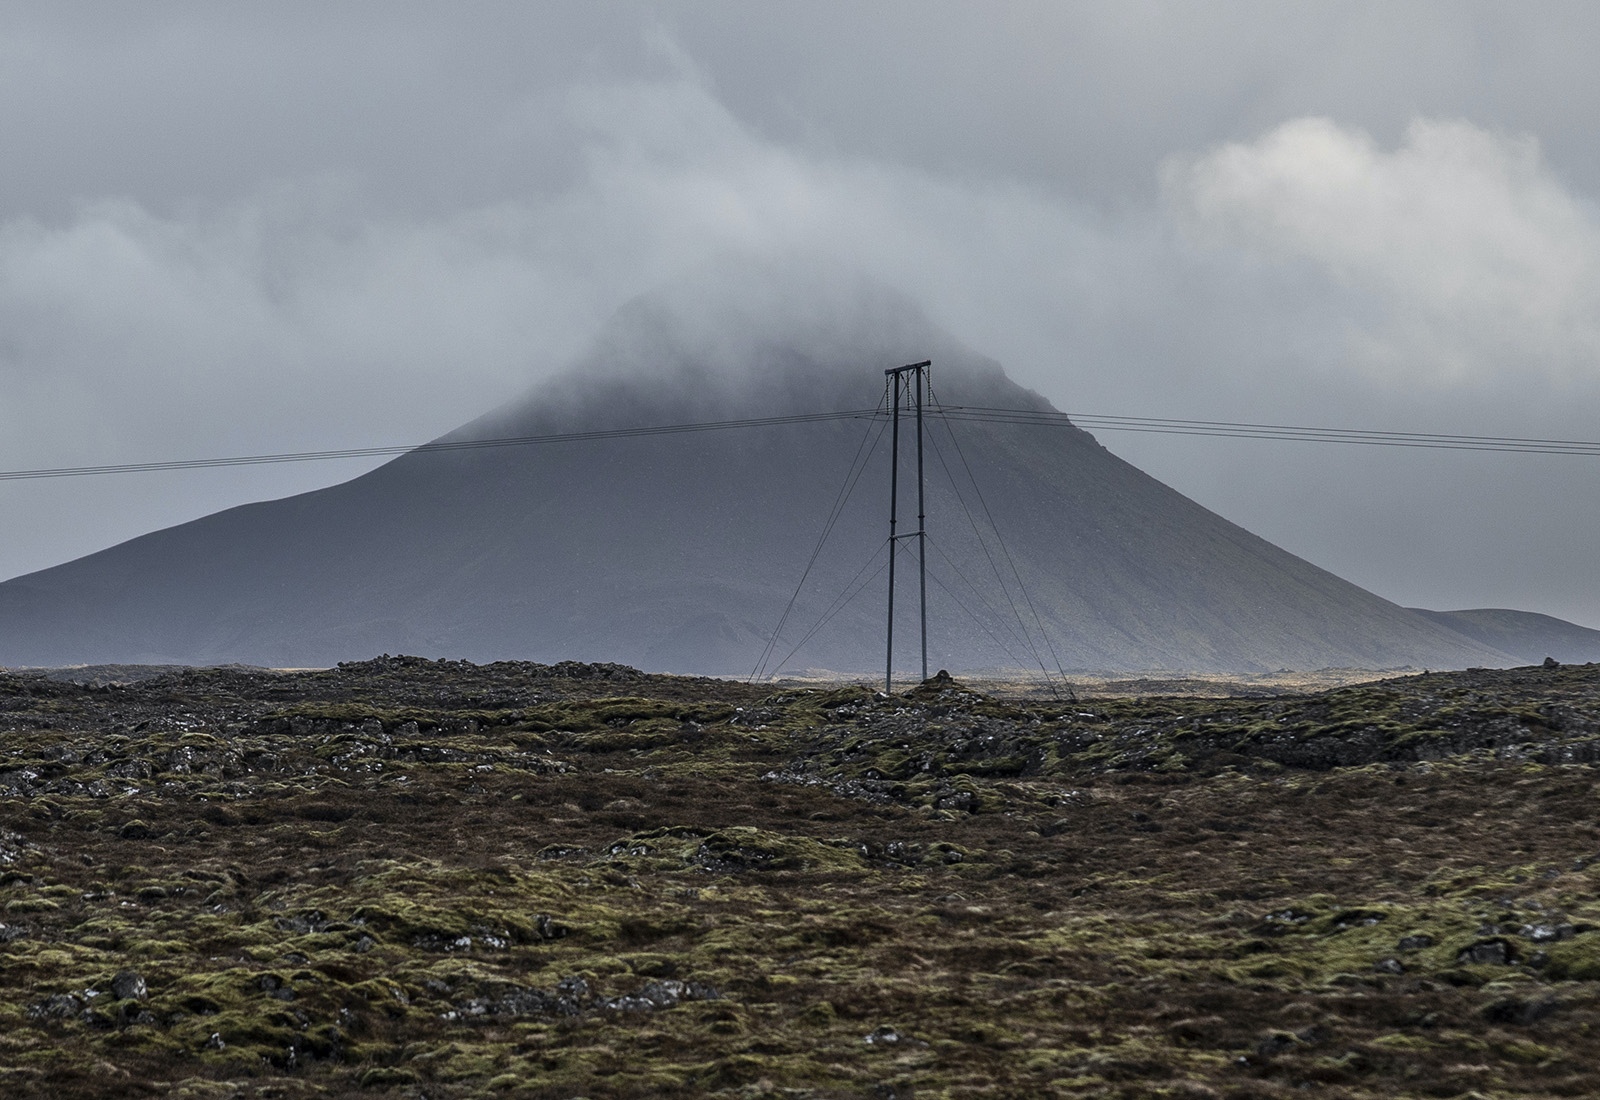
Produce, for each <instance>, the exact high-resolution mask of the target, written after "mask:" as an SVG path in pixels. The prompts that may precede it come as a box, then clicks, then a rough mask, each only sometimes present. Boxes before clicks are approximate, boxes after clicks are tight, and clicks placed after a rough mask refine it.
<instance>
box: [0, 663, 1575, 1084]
mask: <svg viewBox="0 0 1600 1100" xmlns="http://www.w3.org/2000/svg"><path fill="white" fill-rule="evenodd" d="M1597 738H1600V666H1576V667H1567V668H1548V669H1547V668H1538V669H1519V670H1509V671H1504V672H1501V671H1483V670H1475V671H1470V672H1464V673H1448V674H1432V675H1426V676H1417V677H1409V678H1406V679H1401V680H1391V681H1385V682H1381V683H1374V684H1365V685H1356V686H1350V687H1344V688H1339V689H1336V690H1332V691H1327V692H1323V693H1320V694H1310V695H1276V696H1274V697H1271V698H1260V699H1240V698H1234V699H1216V698H1178V697H1169V698H1156V697H1149V698H1118V699H1103V698H1097V699H1093V700H1089V701H1075V702H1070V703H1058V702H1042V701H1040V700H1037V699H1030V700H1026V701H1019V702H1008V701H1005V700H1002V699H996V698H992V697H989V696H985V695H982V694H980V693H978V692H975V691H971V690H968V689H967V688H965V687H964V686H963V685H961V684H959V683H955V682H950V681H930V682H929V683H928V684H926V685H924V686H922V687H920V688H917V689H915V690H913V691H911V692H908V693H907V694H905V695H897V696H893V697H888V698H883V697H878V696H876V695H875V694H874V693H873V692H871V691H870V690H868V689H864V688H859V687H839V688H825V687H807V688H788V689H783V690H779V691H777V692H776V693H774V690H773V688H772V687H770V686H765V687H762V686H756V687H751V686H746V685H742V684H737V683H729V682H725V681H712V680H690V679H682V678H670V677H655V676H646V675H644V674H640V673H637V672H634V671H633V670H630V669H625V668H621V667H618V666H590V665H560V666H539V665H524V664H498V665H489V666H482V667H477V666H472V665H467V664H463V663H459V662H432V661H421V660H417V659H414V658H385V659H380V660H377V661H372V662H364V663H361V664H350V665H344V666H341V667H340V668H337V669H333V670H327V671H320V672H305V673H292V674H275V673H268V672H251V671H246V670H228V669H213V670H183V671H175V672H172V673H170V674H168V675H164V676H161V677H157V678H153V679H148V680H143V681H140V682H137V683H130V684H126V685H112V686H107V685H104V684H87V685H85V684H75V683H69V682H62V681H60V680H54V679H48V678H46V677H44V676H42V675H39V674H24V673H14V674H5V675H0V1095H4V1096H15V1097H29V1096H50V1097H64V1098H71V1097H101V1096H119V1095H130V1096H132V1095H151V1096H155V1095H174V1096H184V1097H196V1098H200V1097H208V1098H209V1097H234V1096H240V1097H245V1096H248V1097H257V1096H260V1097H267V1096H272V1097H282V1098H296V1097H310V1096H352V1097H353V1096H363V1097H366V1096H371V1097H380V1096H404V1097H418V1098H420V1097H428V1098H430V1100H442V1098H449V1097H467V1096H496V1097H499V1096H508V1097H548V1098H562V1100H566V1098H573V1097H591V1098H598V1097H646V1096H663V1097H689V1096H706V1095H722V1096H731V1097H878V1098H886V1097H895V1098H905V1097H913V1096H915V1097H920V1098H929V1097H952V1098H953V1097H1053V1096H1058V1097H1075V1096H1082V1097H1099V1096H1105V1097H1113V1096H1114V1097H1146V1096H1149V1097H1157V1096H1169V1097H1189V1098H1198V1097H1209V1096H1216V1097H1280V1096H1281V1097H1288V1096H1302V1095H1308V1094H1309V1095H1316V1096H1326V1097H1352V1098H1353V1097H1369V1096H1370V1097H1378V1096H1383V1097H1390V1096H1408V1097H1412V1096H1415V1097H1423V1096H1427V1097H1435V1096H1438V1097H1444V1096H1476V1097H1530V1096H1531V1097H1539V1096H1574V1097H1578V1096H1594V1095H1600V897H1597V890H1600V817H1597V810H1600V798H1597V795H1600V787H1597V779H1600V774H1597V771H1596V764H1595V761H1596V760H1597V759H1600V754H1597V752H1596V746H1597V743H1600V742H1597Z"/></svg>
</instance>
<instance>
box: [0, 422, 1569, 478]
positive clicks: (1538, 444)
mask: <svg viewBox="0 0 1600 1100" xmlns="http://www.w3.org/2000/svg"><path fill="white" fill-rule="evenodd" d="M924 412H925V415H928V416H938V417H943V418H944V419H946V420H966V421H974V422H979V423H989V424H1037V425H1047V426H1062V427H1081V428H1094V429H1097V430H1099V431H1123V432H1155V433H1159V434H1164V435H1193V436H1215V437H1221V438H1230V439H1278V440H1291V441H1295V442H1303V443H1346V444H1357V445H1364V446H1381V447H1420V448H1425V449H1439V450H1457V451H1502V452H1507V453H1513V454H1552V455H1555V454H1559V455H1580V456H1585V457H1591V458H1592V457H1600V442H1595V441H1590V440H1579V439H1538V438H1528V437H1522V436H1488V435H1448V434H1434V433H1427V432H1390V431H1376V430H1371V429H1365V428H1321V427H1311V426H1305V425H1292V424H1251V423H1245V422H1239V421H1225V420H1174V419H1168V418H1162V417H1150V416H1113V415H1110V414H1100V413H1065V412H1055V411H1040V410H1036V409H1002V408H989V407H984V406H976V405H944V406H934V405H930V406H928V407H927V408H926V409H925V410H924ZM878 415H879V414H878V413H877V411H876V410H873V409H850V410H842V411H839V412H818V413H796V414H793V415H790V416H764V417H747V418H743V419H737V420H711V421H704V422H700V423H691V424H657V425H650V426H645V427H636V428H611V429H604V430H597V431H586V432H552V433H550V434H548V435H526V436H505V437H498V438H492V439H461V440H449V441H444V442H435V443H423V444H420V445H415V444H395V445H390V446H381V447H346V448H342V449H337V450H324V451H292V452H285V453H282V454H264V455H232V456H227V457H222V458H189V459H171V460H164V461H157V462H120V463H107V464H104V465H99V466H62V467H56V468H52V469H37V470H0V481H27V480H33V479H38V478H53V477H91V476H95V475H99V474H132V473H155V472H163V471H170V470H205V469H215V468H218V467H225V466H265V465H272V464H276V463H281V462H321V461H327V460H331V459H345V458H384V457H389V456H394V455H402V454H416V453H433V452H446V451H463V450H477V449H481V448H486V447H522V446H530V445H537V444H544V443H569V442H581V441H584V440H603V439H627V438H634V437H639V436H651V435H675V434H678V433H682V432H708V431H723V430H726V429H730V428H755V427H767V426H776V425H782V424H814V423H821V422H824V421H829V420H852V419H863V418H874V417H876V416H878Z"/></svg>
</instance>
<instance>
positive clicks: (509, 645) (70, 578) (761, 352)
mask: <svg viewBox="0 0 1600 1100" xmlns="http://www.w3.org/2000/svg"><path fill="white" fill-rule="evenodd" d="M921 359H932V360H933V364H934V365H933V384H934V387H935V392H936V394H937V396H938V398H939V400H940V401H942V402H944V403H946V404H950V405H962V406H968V407H989V408H1010V409H1029V410H1048V409H1049V408H1050V406H1049V404H1048V403H1047V402H1046V401H1045V400H1044V399H1043V398H1041V397H1040V396H1038V395H1037V394H1035V393H1032V392H1030V391H1027V390H1024V389H1023V388H1021V387H1019V386H1017V385H1016V384H1015V383H1013V382H1012V381H1011V380H1010V379H1008V378H1007V377H1006V375H1005V373H1004V372H1003V371H1002V370H1001V368H1000V367H999V366H998V365H997V364H996V363H994V362H993V361H991V360H989V359H986V358H984V357H982V356H981V355H978V354H976V353H974V352H973V351H971V350H969V349H967V348H965V347H964V346H962V345H961V344H960V343H959V342H957V341H956V340H955V339H954V338H952V337H951V336H949V335H948V334H947V333H944V332H943V331H941V330H939V329H938V328H937V327H936V326H934V325H933V324H931V323H930V322H929V321H928V320H927V318H926V317H924V316H923V315H922V314H921V312H920V311H919V310H917V309H916V308H915V307H914V306H912V305H911V304H909V303H908V302H906V301H905V300H903V299H902V298H900V297H898V296H897V295H895V294H893V293H892V292H890V291H888V290H885V289H884V288H882V287H879V286H876V285H871V284H867V283H865V282H863V281H861V280H857V279H848V278H840V277H837V276H836V274H834V273H822V274H800V275H795V274H793V273H792V272H789V271H785V270H781V269H778V268H774V267H763V266H760V265H755V266H745V267H739V266H735V267H734V268H732V269H731V270H729V269H723V270H721V271H719V272H714V273H710V274H703V275H702V276H700V277H698V278H695V279H689V280H685V281H683V282H682V283H680V284H678V285H676V286H674V287H673V288H670V289H668V290H665V291H662V292H659V293H656V294H653V295H649V296H646V297H643V298H640V299H638V300H636V301H634V302H633V303H631V304H630V305H628V306H626V307H624V308H623V309H622V310H621V311H620V312H619V313H618V314H617V315H616V317H615V318H614V319H613V320H612V322H611V323H610V324H609V325H608V327H607V328H606V329H605V330H604V332H603V333H602V334H601V335H600V337H599V339H598V341H597V342H596V344H595V345H594V347H593V349H592V350H591V351H590V352H589V353H588V354H587V355H586V356H584V357H583V358H582V359H581V360H580V361H578V362H577V363H575V364H574V365H573V366H572V368H571V369H570V370H569V371H568V372H567V373H565V374H564V375H563V376H561V377H559V378H557V379H555V380H553V381H549V382H546V383H543V384H541V385H539V386H537V387H536V388H535V389H534V390H533V392H532V393H530V394H529V395H528V396H527V397H526V398H525V399H523V400H521V401H518V402H515V403H513V404H512V405H510V406H507V407H505V408H502V409H500V410H497V411H495V412H493V413H491V414H489V415H487V416H485V417H483V418H481V419H479V420H477V421H474V422H473V423H471V424H468V425H466V426H464V427H462V428H461V429H459V430H457V431H455V432H452V433H450V434H449V435H448V436H446V437H444V439H443V440H442V441H443V442H451V443H459V442H466V441H474V440H485V439H496V438H505V437H526V436H539V435H549V434H555V433H570V432H577V431H596V430H605V429H614V428H623V427H628V426H637V425H668V424H681V423H690V422H704V421H712V420H728V419H735V418H743V417H768V416H774V415H780V414H786V413H808V412H815V411H820V410H838V409H858V408H863V407H866V408H870V407H871V406H873V405H874V403H875V402H877V401H878V399H879V397H880V396H881V394H882V391H883V389H884V378H883V368H885V367H890V366H898V365H900V364H902V363H906V362H911V361H914V360H921ZM929 427H930V434H929V439H930V443H929V450H928V453H927V456H926V467H927V471H928V479H929V481H928V484H929V488H928V513H929V527H930V531H931V532H932V534H931V536H930V552H929V573H930V582H929V586H928V587H929V611H930V619H931V621H930V627H929V647H930V657H929V659H930V662H931V666H932V667H934V668H939V667H946V668H950V669H972V668H1016V667H1030V666H1031V667H1037V666H1038V665H1040V664H1044V665H1046V666H1049V667H1050V668H1052V669H1054V667H1055V666H1056V665H1057V664H1060V665H1061V666H1064V667H1066V668H1069V669H1070V668H1079V669H1089V668H1093V669H1152V668H1166V669H1188V670H1196V671H1211V670H1214V671H1260V670H1270V669H1278V668H1284V667H1288V668H1299V669H1314V668H1321V667H1328V666H1338V667H1367V668H1389V667H1398V666H1405V665H1413V666H1419V667H1421V666H1427V667H1431V668H1448V667H1461V666H1468V665H1503V664H1508V663H1513V661H1512V657H1511V656H1510V655H1508V653H1506V652H1504V651H1502V650H1501V649H1500V648H1499V646H1498V643H1496V642H1495V641H1494V640H1493V639H1492V638H1490V637H1489V636H1488V635H1485V634H1483V633H1482V632H1481V631H1480V632H1475V631H1471V630H1465V629H1463V628H1462V625H1461V624H1456V623H1453V622H1451V621H1441V620H1439V619H1437V618H1436V617H1432V616H1430V615H1428V614H1425V613H1422V612H1418V611H1413V610H1408V609H1406V608H1403V607H1400V606H1398V605H1396V604H1393V603H1390V602H1389V601H1387V600H1384V599H1381V598H1380V597H1378V596H1375V595H1373V594H1372V593H1370V592H1367V591H1365V590H1363V589H1361V588H1358V587H1356V586H1355V585H1353V584H1350V583H1348V582H1346V581H1344V580H1341V579H1340V578H1338V577H1336V576H1334V575H1332V574H1331V573H1328V572H1326V571H1324V570H1322V569H1319V568H1317V567H1316V566H1314V565H1311V564H1310V563H1308V562H1306V561H1304V560H1302V559H1300V558H1298V557H1295V556H1294V555H1292V554H1289V553H1287V552H1285V551H1283V550H1281V549H1279V548H1277V547H1275V546H1273V545H1271V544H1270V543H1268V542H1266V541H1264V540H1263V539H1260V538H1258V537H1256V536H1255V535H1252V534H1251V533H1249V532H1248V531H1245V530H1243V529H1241V528H1239V527H1237V526H1235V525H1234V524H1232V523H1229V522H1228V521H1227V520H1224V519H1223V518H1221V517H1220V516H1217V515H1215V514H1214V513H1212V512H1209V511H1207V510H1206V509H1205V508H1202V507H1201V506H1200V505H1198V504H1196V503H1194V502H1193V501H1191V500H1188V499H1187V498H1185V497H1184V496H1182V495H1181V494H1179V493H1177V492H1176V491H1174V490H1172V489H1170V488H1168V487H1167V486H1165V485H1163V484H1161V483H1159V482H1157V481H1155V480H1154V479H1153V478H1151V477H1149V476H1147V475H1145V474H1144V473H1142V472H1140V471H1139V470H1137V469H1135V468H1134V467H1132V466H1130V465H1129V464H1128V463H1126V462H1123V461H1122V460H1121V459H1119V458H1117V457H1116V456H1115V455H1113V454H1111V453H1110V452H1109V451H1107V450H1106V449H1105V448H1104V447H1102V446H1101V445H1100V444H1099V443H1098V442H1096V440H1095V439H1094V438H1093V437H1092V436H1091V435H1089V434H1088V433H1087V432H1084V431H1082V430H1079V429H1078V428H1076V427H1071V426H1065V425H1060V424H1057V425H1043V426H1041V425H1019V424H1012V423H996V422H976V423H975V422H957V423H950V422H947V421H944V420H941V419H940V418H938V417H930V418H929ZM952 433H954V434H952ZM875 436H876V437H877V444H876V447H875V449H874V450H872V452H871V458H870V461H869V462H868V463H867V464H866V466H865V473H864V474H862V475H861V477H860V479H859V482H858V483H857V484H856V486H855V491H854V492H853V494H852V495H850V496H849V497H848V501H847V503H846V505H845V506H844V507H843V509H842V511H841V512H840V514H839V516H838V520H837V523H836V524H835V525H834V527H833V530H832V535H831V537H830V538H829V540H828V542H827V544H826V546H825V547H824V548H823V551H822V553H821V554H820V555H819V556H818V557H817V560H816V564H815V567H814V568H813V569H812V570H811V572H810V574H809V575H808V576H807V580H806V583H805V585H804V586H803V588H802V590H801V592H800V596H799V598H798V599H797V601H796V606H795V610H794V612H793V614H791V616H790V617H789V621H788V625H787V626H786V627H785V631H784V637H783V638H782V639H780V644H779V645H778V647H777V649H776V652H775V656H776V657H778V658H782V657H784V656H785V655H787V654H789V653H790V650H791V649H792V648H793V646H794V644H795V643H796V642H797V641H799V640H800V638H801V636H802V635H803V634H804V632H805V631H806V630H807V629H808V628H809V627H810V626H811V625H812V624H813V623H815V622H816V621H817V620H818V619H820V618H821V617H822V615H823V613H824V611H825V609H826V608H827V607H828V606H829V603H830V601H832V600H833V599H834V597H835V596H836V595H838V594H839V593H841V592H843V591H845V590H846V589H847V586H848V585H849V584H850V582H851V580H852V578H853V577H860V578H862V579H863V580H867V579H870V580H871V583H870V584H869V585H867V587H866V588H865V589H864V590H863V591H862V593H861V594H860V595H859V596H858V597H857V598H855V599H853V600H850V601H848V602H846V603H845V605H844V606H843V608H842V610H839V611H838V612H837V613H836V614H835V615H834V616H833V617H832V618H831V619H830V620H828V621H827V623H826V625H825V626H824V627H823V628H822V629H821V630H819V631H818V632H817V633H816V634H815V637H814V638H812V639H811V641H810V642H809V643H808V644H806V645H804V646H802V647H800V648H799V649H798V651H796V652H794V653H793V655H792V657H791V658H790V659H789V661H788V663H787V664H786V665H784V666H783V667H784V668H786V669H789V670H794V669H797V668H814V669H829V670H834V671H870V670H873V669H875V668H881V666H882V660H883V648H882V647H883V640H882V639H883V628H884V624H883V593H884V578H883V577H882V576H881V575H878V574H875V573H874V572H873V570H874V569H876V568H878V567H880V566H881V564H882V563H883V561H885V560H886V556H885V555H884V554H882V553H881V551H882V548H883V546H884V537H885V534H886V522H885V515H886V508H887V497H888V484H887V482H888V463H887V457H886V449H887V438H886V437H884V436H883V435H882V420H881V419H879V420H872V419H846V420H834V421H826V422H820V423H796V424H788V425H777V426H764V427H743V428H729V429H726V430H720V431H706V432H695V433H685V434H668V435H653V436H642V437H640V436H632V437H612V438H604V439H589V440H586V441H567V442H558V443H542V444H528V445H518V446H494V447H483V448H473V449H456V450H443V451H441V450H427V449H424V450H418V451H413V452H411V453H408V454H406V455H404V456H402V457H400V458H397V459H395V460H394V461H392V462H390V463H388V464H387V465H385V466H383V467H381V468H379V469H377V470H374V471H372V472H370V473H368V474H366V475H364V476H361V477H358V478H355V479H353V480H351V481H348V482H345V483H344V484H341V485H336V486H333V487H331V488H327V489H322V490H319V491H316V492H311V493H304V494H301V495H298V496H292V497H288V498H285V499H282V500H274V501H268V502H263V503H256V504H248V505H244V506H242V507H238V508H232V509H229V510H227V511H223V512H219V513H217V514H214V515H211V516H207V517H205V518H202V519H199V520H196V521H193V522H191V523H185V524H182V525H180V526H177V527H172V528H168V529H166V530H162V531H157V532H154V533H152V534H148V535H145V536H142V537H140V538H136V539H132V540H130V541H128V542H125V543H123V544H121V545H118V546H114V547H111V548H110V549H107V550H104V551H101V552H99V553H96V554H91V555H89V556H87V557H84V558H81V559H78V560H76V561H73V562H69V563H67V564H64V565H60V566H57V567H54V568H51V569H45V570H42V571H40V572H37V573H32V574H29V575H27V576H23V577H18V578H15V579H13V580H10V581H7V582H5V583H4V584H0V664H9V665H47V664H49V665H55V664H70V663H85V662H87V663H98V662H141V663H163V662H183V663H217V662H232V661H239V662H247V663H252V664H261V665H272V666H313V665H327V664H332V663H334V662H337V661H340V660H347V659H353V658H360V657H367V656H371V655H373V654H375V653H379V652H405V653H415V654H421V655H425V656H435V655H448V656H452V657H465V658H470V659H473V660H486V659H495V658H511V657H516V658H527V659H534V660H544V661H554V660H558V659H566V658H572V659H582V660H608V661H622V662H627V663H630V664H635V665H639V666H643V667H647V668H652V669H660V670H669V671H682V672H708V673H723V674H747V673H749V672H750V671H751V670H752V668H753V667H754V666H755V664H756V661H757V657H758V655H759V654H760V653H761V651H762V649H763V647H764V645H765V644H766V641H767V637H768V635H769V633H770V632H771V630H772V628H773V625H774V624H775V623H776V622H777V621H778V619H779V616H780V614H781V613H782V612H783V610H784V608H785V606H786V604H787V603H788V601H789V599H790V596H791V594H792V593H793V592H794V591H795V586H796V583H797V581H798V580H799V578H800V577H801V576H802V573H804V571H805V569H806V565H807V561H808V559H809V558H810V557H811V555H812V550H813V547H814V546H815V545H816V540H817V537H818V533H819V531H820V530H821V529H822V527H823V525H824V522H825V520H826V518H827V517H828V515H829V514H830V509H831V508H832V507H833V503H834V501H835V499H836V498H837V497H838V495H839V493H840V489H841V486H842V485H843V484H844V483H845V479H846V475H847V473H848V472H849V470H850V469H851V461H852V456H853V455H855V454H856V453H857V452H858V450H862V449H864V448H865V447H866V446H867V445H868V444H869V443H871V441H872V440H873V438H874V437H875ZM902 443H903V444H904V445H905V446H904V451H905V452H907V453H909V452H910V450H911V447H910V433H909V427H908V428H907V429H905V430H903V431H902ZM902 470H903V472H902V479H901V488H902V492H903V494H904V495H903V496H902V498H901V500H902V505H901V516H902V519H903V520H904V521H907V522H905V523H903V525H902V527H901V528H900V529H901V531H902V532H903V531H906V530H910V529H911V527H910V526H909V521H912V520H914V516H915V505H914V501H913V498H912V496H911V493H910V489H911V486H912V484H913V483H912V482H911V481H910V476H911V471H912V467H911V465H910V460H909V456H908V457H907V460H906V464H905V465H904V466H903V467H902ZM968 470H970V478H969V477H968V474H967V471H968ZM953 485H960V486H961V490H960V493H959V495H958V493H957V491H955V490H954V489H953V488H952V486H953ZM980 490H981V500H980V496H979V491H980ZM991 516H992V519H993V522H994V527H995V528H997V529H998V532H999V535H1000V536H1001V537H1002V538H1003V542H1001V541H999V540H997V539H996V538H995V537H994V534H993V531H992V530H991V529H989V525H988V519H989V517H991ZM979 532H984V535H983V541H982V542H980V539H979V534H978V533H979ZM911 549H912V548H911V545H910V544H909V543H907V544H905V550H906V552H905V553H904V554H902V557H901V559H900V564H899V566H897V567H898V568H900V569H901V570H902V572H901V574H900V575H901V577H903V578H905V583H904V587H902V588H901V589H900V592H901V599H900V607H901V609H902V611H903V612H905V615H904V617H902V618H901V619H900V620H899V621H898V624H897V631H898V635H897V636H898V637H899V638H901V639H904V640H905V642H906V643H907V644H906V646H905V647H904V648H902V649H899V650H898V660H897V663H898V665H899V667H900V668H901V669H902V670H904V671H907V672H911V671H915V662H914V660H913V655H914V649H913V645H914V643H913V639H914V621H913V619H912V618H911V615H910V612H911V610H912V608H913V605H914V601H915V570H914V568H913V567H912V563H913V559H912V557H911V556H910V551H911ZM874 553H878V555H879V556H878V557H877V559H876V563H875V562H874V558H873V555H874ZM1016 578H1020V580H1021V584H1018V583H1017V580H1016Z"/></svg>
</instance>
